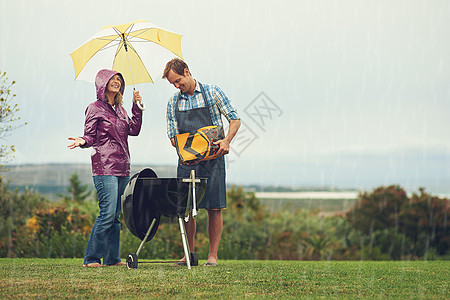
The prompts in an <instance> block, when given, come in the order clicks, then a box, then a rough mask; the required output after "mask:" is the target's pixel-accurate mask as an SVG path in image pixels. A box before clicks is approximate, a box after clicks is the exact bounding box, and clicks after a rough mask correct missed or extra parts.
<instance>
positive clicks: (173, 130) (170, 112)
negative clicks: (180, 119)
mask: <svg viewBox="0 0 450 300" xmlns="http://www.w3.org/2000/svg"><path fill="white" fill-rule="evenodd" d="M176 101H177V94H175V95H174V96H173V97H172V98H171V99H170V101H169V102H168V103H167V113H166V123H167V136H168V137H169V139H171V138H173V137H174V136H175V135H177V134H178V133H179V132H178V124H177V121H176V117H175V104H176Z"/></svg>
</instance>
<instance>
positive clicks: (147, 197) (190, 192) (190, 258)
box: [122, 168, 207, 269]
mask: <svg viewBox="0 0 450 300" xmlns="http://www.w3.org/2000/svg"><path fill="white" fill-rule="evenodd" d="M206 183H207V179H206V178H196V177H195V171H192V172H191V176H190V178H158V176H157V175H156V173H155V172H154V171H153V170H151V169H149V168H147V169H143V170H142V171H141V172H139V173H137V174H135V175H133V176H132V177H131V178H130V180H129V181H128V184H127V186H126V187H125V191H124V193H123V196H122V211H123V214H124V219H125V224H126V225H127V228H128V230H129V231H130V232H131V233H132V234H133V235H134V236H136V237H138V238H139V239H140V240H141V241H142V242H141V244H140V245H139V248H138V250H137V251H136V253H130V254H128V256H127V260H126V262H127V267H128V268H129V269H136V268H137V266H138V256H139V252H140V251H141V250H142V247H143V246H144V244H145V243H146V242H149V241H150V240H151V239H152V238H153V237H154V236H155V234H156V231H157V230H158V225H159V222H160V219H161V216H165V217H169V218H175V217H176V218H178V223H179V226H180V233H181V240H182V244H183V250H184V255H185V257H186V265H187V267H188V269H190V268H191V265H193V266H196V265H198V257H197V255H196V254H195V252H190V250H189V244H188V242H187V236H186V230H185V227H184V222H183V219H184V218H189V214H190V212H191V211H192V216H193V217H195V216H196V215H197V206H198V204H199V203H200V202H201V201H202V198H203V195H204V194H205V189H206Z"/></svg>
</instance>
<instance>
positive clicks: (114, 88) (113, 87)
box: [106, 74, 122, 94]
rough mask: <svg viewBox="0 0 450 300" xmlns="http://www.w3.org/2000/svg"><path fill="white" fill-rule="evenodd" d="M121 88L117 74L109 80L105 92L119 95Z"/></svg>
mask: <svg viewBox="0 0 450 300" xmlns="http://www.w3.org/2000/svg"><path fill="white" fill-rule="evenodd" d="M121 86H122V81H121V79H120V76H119V74H116V75H114V76H113V78H111V79H110V80H109V82H108V85H107V86H106V91H107V92H111V93H115V94H117V93H119V92H120V87H121Z"/></svg>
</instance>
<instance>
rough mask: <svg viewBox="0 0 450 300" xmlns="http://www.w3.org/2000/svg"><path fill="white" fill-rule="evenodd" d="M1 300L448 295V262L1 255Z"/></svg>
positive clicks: (421, 296) (424, 297) (390, 297)
mask: <svg viewBox="0 0 450 300" xmlns="http://www.w3.org/2000/svg"><path fill="white" fill-rule="evenodd" d="M0 276H1V278H0V298H1V299H5V298H28V299H29V298H85V299H89V298H108V299H132V298H154V297H158V298H163V299H168V298H170V299H173V298H189V299H192V298H222V299H223V298H258V299H260V298H339V299H349V298H381V299H383V298H389V299H392V298H396V299H406V298H409V299H411V298H412V299H448V298H450V292H449V283H450V261H399V262H360V261H356V262H354V261H352V262H350V261H346V262H327V261H314V262H311V261H235V260H229V261H220V265H219V266H218V267H202V266H198V267H193V268H192V269H191V270H188V269H187V268H186V267H175V266H172V265H171V264H140V265H139V268H138V269H134V270H128V269H127V268H126V267H105V268H97V269H93V268H83V267H82V260H81V259H0Z"/></svg>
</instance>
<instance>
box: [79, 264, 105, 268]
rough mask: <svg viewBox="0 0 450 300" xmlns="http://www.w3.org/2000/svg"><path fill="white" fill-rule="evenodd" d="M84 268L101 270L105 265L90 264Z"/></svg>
mask: <svg viewBox="0 0 450 300" xmlns="http://www.w3.org/2000/svg"><path fill="white" fill-rule="evenodd" d="M83 267H85V268H86V267H87V268H101V267H103V265H101V264H99V263H90V264H87V265H83Z"/></svg>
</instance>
